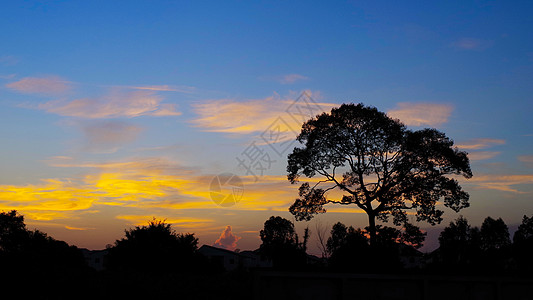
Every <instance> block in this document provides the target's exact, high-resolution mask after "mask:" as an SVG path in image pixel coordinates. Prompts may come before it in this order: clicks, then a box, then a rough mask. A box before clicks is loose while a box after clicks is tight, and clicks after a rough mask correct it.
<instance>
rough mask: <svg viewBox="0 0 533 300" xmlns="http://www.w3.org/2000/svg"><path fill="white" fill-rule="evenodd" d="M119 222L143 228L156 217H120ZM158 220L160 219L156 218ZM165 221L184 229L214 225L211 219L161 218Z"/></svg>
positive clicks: (118, 217)
mask: <svg viewBox="0 0 533 300" xmlns="http://www.w3.org/2000/svg"><path fill="white" fill-rule="evenodd" d="M116 218H117V219H119V220H126V221H128V223H130V224H131V225H134V226H142V225H147V224H148V222H149V221H151V220H152V219H153V218H154V216H149V215H118V216H116ZM156 219H160V218H158V217H156ZM161 219H163V220H164V221H165V223H167V224H172V225H176V226H179V227H184V228H197V227H205V226H206V225H209V224H210V223H213V222H214V220H211V219H197V218H166V217H163V218H161Z"/></svg>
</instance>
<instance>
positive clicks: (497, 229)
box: [480, 217, 511, 251]
mask: <svg viewBox="0 0 533 300" xmlns="http://www.w3.org/2000/svg"><path fill="white" fill-rule="evenodd" d="M480 237H481V249H482V250H483V251H495V250H499V249H503V248H505V247H508V246H510V245H511V239H510V238H509V229H508V228H507V225H506V224H505V222H504V221H503V220H502V218H498V219H497V220H494V219H493V218H491V217H487V218H485V220H484V221H483V224H482V225H481V230H480Z"/></svg>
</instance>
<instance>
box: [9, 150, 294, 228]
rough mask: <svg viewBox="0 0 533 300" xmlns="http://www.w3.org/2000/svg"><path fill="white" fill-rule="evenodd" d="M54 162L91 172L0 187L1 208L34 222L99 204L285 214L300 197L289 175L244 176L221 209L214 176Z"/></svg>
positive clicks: (149, 163)
mask: <svg viewBox="0 0 533 300" xmlns="http://www.w3.org/2000/svg"><path fill="white" fill-rule="evenodd" d="M51 161H52V162H51V164H53V165H56V166H62V167H86V168H90V169H91V172H88V173H87V174H86V175H84V176H83V177H81V178H79V179H76V180H74V179H64V180H58V179H48V180H44V181H43V184H40V185H25V186H14V185H11V186H6V185H4V186H0V209H4V210H9V209H17V210H20V211H22V212H23V213H25V214H28V217H29V218H30V219H33V220H53V219H58V218H65V217H68V216H69V213H72V212H80V211H86V210H87V209H90V208H91V207H93V206H95V205H98V207H99V208H100V209H102V207H103V206H122V207H130V208H141V209H145V210H147V211H151V210H157V209H161V208H165V209H171V210H184V209H206V210H211V209H227V210H238V211H252V210H261V211H266V210H272V211H286V210H287V208H288V207H289V206H290V205H291V204H292V202H293V201H294V198H295V197H296V196H297V188H298V186H297V185H291V184H290V183H289V182H288V181H287V179H286V176H264V177H262V178H261V180H260V181H258V182H255V178H254V177H253V176H242V177H241V180H242V182H243V184H244V193H243V195H242V199H241V200H240V202H238V203H236V204H235V205H234V206H231V207H228V208H221V207H219V206H217V204H216V203H215V202H213V201H212V200H211V191H210V183H211V180H212V179H213V178H214V175H201V174H198V172H197V171H194V170H192V169H187V168H184V167H181V166H179V165H176V164H175V163H172V162H169V161H166V160H164V159H161V158H151V159H144V160H142V159H140V160H131V161H123V162H109V163H76V162H75V161H74V159H72V158H70V157H54V158H52V159H51Z"/></svg>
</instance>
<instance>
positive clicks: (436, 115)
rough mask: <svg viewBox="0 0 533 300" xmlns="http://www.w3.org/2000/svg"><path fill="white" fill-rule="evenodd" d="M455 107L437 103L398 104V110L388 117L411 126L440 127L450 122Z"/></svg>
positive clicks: (388, 113)
mask: <svg viewBox="0 0 533 300" xmlns="http://www.w3.org/2000/svg"><path fill="white" fill-rule="evenodd" d="M452 111H453V107H452V106H451V105H448V104H437V103H409V102H401V103H398V105H397V108H395V109H392V110H389V111H388V112H387V115H389V116H390V117H391V118H395V119H399V120H400V121H401V122H402V123H404V124H405V125H410V126H424V125H427V126H439V125H442V124H444V123H446V122H448V118H449V117H450V115H451V113H452Z"/></svg>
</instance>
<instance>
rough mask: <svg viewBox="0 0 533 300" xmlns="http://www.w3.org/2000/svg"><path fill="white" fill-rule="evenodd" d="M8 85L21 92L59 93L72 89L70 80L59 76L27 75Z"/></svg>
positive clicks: (7, 85)
mask: <svg viewBox="0 0 533 300" xmlns="http://www.w3.org/2000/svg"><path fill="white" fill-rule="evenodd" d="M6 87H8V88H10V89H13V90H16V91H17V92H21V93H28V94H46V95H57V94H61V93H64V92H66V91H68V90H69V89H70V82H68V81H66V80H64V79H62V78H60V77H58V76H47V77H40V78H39V77H25V78H22V79H21V80H19V81H15V82H11V83H8V84H6Z"/></svg>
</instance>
